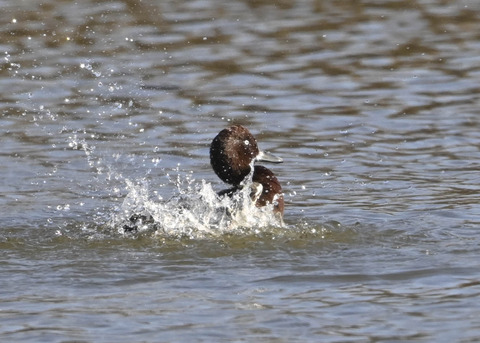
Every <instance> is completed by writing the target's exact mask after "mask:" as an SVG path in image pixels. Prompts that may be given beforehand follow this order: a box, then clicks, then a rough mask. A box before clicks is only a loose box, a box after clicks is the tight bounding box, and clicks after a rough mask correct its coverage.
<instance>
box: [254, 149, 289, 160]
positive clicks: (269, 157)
mask: <svg viewBox="0 0 480 343" xmlns="http://www.w3.org/2000/svg"><path fill="white" fill-rule="evenodd" d="M255 160H256V161H259V162H271V163H282V162H283V159H282V158H280V157H278V156H275V155H272V154H271V153H269V152H265V151H260V153H259V154H258V155H257V158H256V159H255Z"/></svg>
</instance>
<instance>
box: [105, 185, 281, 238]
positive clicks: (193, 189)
mask: <svg viewBox="0 0 480 343" xmlns="http://www.w3.org/2000/svg"><path fill="white" fill-rule="evenodd" d="M125 181H126V190H127V192H128V194H127V196H126V198H125V200H124V201H123V203H122V205H121V207H120V209H119V211H118V213H116V214H115V215H114V218H113V219H112V225H113V226H114V227H115V228H117V229H118V231H119V232H120V233H126V232H128V231H134V232H145V231H155V234H156V235H161V236H175V237H189V238H206V237H215V236H220V235H223V234H228V233H233V234H236V233H243V232H252V230H253V232H255V233H258V232H260V231H262V230H268V229H269V228H278V227H284V223H283V220H282V219H281V218H279V216H278V215H275V214H274V213H273V205H269V206H266V207H263V208H258V207H256V206H255V203H254V202H253V201H252V200H251V197H250V187H248V185H246V186H247V187H244V190H242V191H239V192H237V193H236V194H235V195H234V196H233V197H231V198H230V197H227V196H224V197H219V196H218V195H217V193H216V192H215V191H214V190H213V188H212V185H211V184H210V183H208V182H206V181H205V180H201V181H200V182H197V181H195V180H193V179H191V178H189V176H185V177H180V176H177V178H176V179H171V180H170V182H172V183H174V184H175V186H176V192H175V194H174V195H173V196H172V197H171V198H169V199H168V200H164V199H163V198H162V197H159V196H158V195H156V193H158V192H150V190H149V185H148V182H146V181H141V182H137V183H135V182H133V181H131V180H125ZM160 193H161V191H160ZM132 216H133V218H137V219H136V220H132V219H131V218H132ZM138 218H140V219H138Z"/></svg>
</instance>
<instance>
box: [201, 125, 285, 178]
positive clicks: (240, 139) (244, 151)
mask: <svg viewBox="0 0 480 343" xmlns="http://www.w3.org/2000/svg"><path fill="white" fill-rule="evenodd" d="M254 161H266V162H273V163H280V162H283V160H282V159H281V158H279V157H276V156H274V155H271V154H269V153H266V152H264V151H261V150H260V149H259V148H258V145H257V141H256V140H255V137H253V135H252V134H251V133H250V131H248V130H247V129H246V128H245V127H243V126H241V125H233V126H230V127H228V128H226V129H224V130H222V131H220V133H219V134H218V135H217V136H216V137H215V138H214V139H213V141H212V144H211V146H210V164H211V165H212V168H213V170H214V171H215V173H216V174H217V176H218V177H219V178H220V179H222V181H224V182H226V183H228V184H231V185H234V186H238V185H240V183H241V182H242V181H243V180H244V179H245V177H247V175H248V174H249V173H250V172H251V168H252V166H253V162H254Z"/></svg>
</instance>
